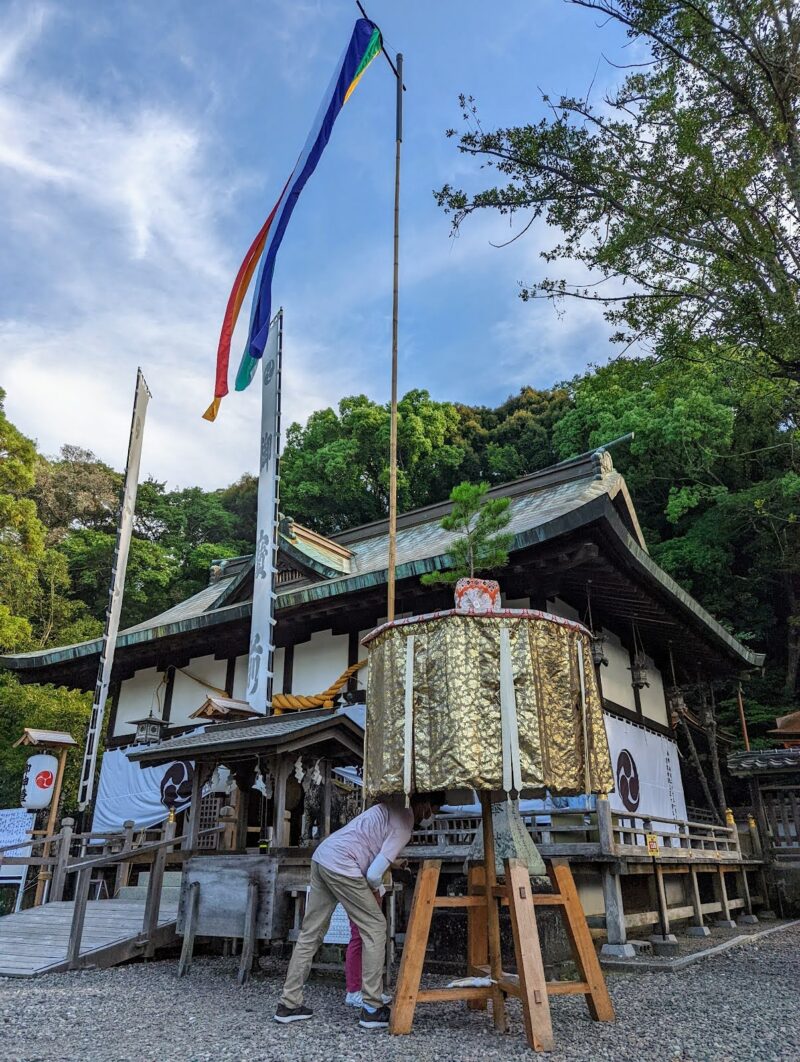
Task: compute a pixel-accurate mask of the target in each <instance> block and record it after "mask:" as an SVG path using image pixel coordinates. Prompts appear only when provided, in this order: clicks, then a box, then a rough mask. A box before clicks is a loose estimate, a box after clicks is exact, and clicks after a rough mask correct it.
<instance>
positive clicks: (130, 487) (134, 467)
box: [78, 369, 151, 812]
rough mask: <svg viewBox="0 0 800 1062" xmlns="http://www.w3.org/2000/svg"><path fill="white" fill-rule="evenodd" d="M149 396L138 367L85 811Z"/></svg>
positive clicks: (82, 796) (89, 740)
mask: <svg viewBox="0 0 800 1062" xmlns="http://www.w3.org/2000/svg"><path fill="white" fill-rule="evenodd" d="M150 398H151V395H150V390H149V388H148V386H147V383H146V381H145V378H144V375H143V374H142V370H141V369H138V370H137V372H136V390H135V392H134V399H133V414H132V416H131V433H130V438H129V440H128V458H127V461H126V463H125V482H124V485H123V489H122V497H121V499H120V507H119V517H118V519H117V540H116V544H115V546H114V558H113V560H112V562H111V578H110V580H109V587H108V607H107V609H106V623H105V629H104V631H103V641H102V644H101V649H100V662H99V664H98V668H97V681H96V683H95V689H94V699H93V702H92V711H91V715H90V716H89V725H88V728H87V731H86V746H85V748H84V752H83V766H82V767H81V779H80V786H79V789H78V810H79V811H80V812H85V811H86V809H87V807H89V806H90V805H91V802H92V797H93V795H94V782H95V771H96V768H97V754H98V751H99V748H100V743H101V741H102V738H103V723H104V720H105V710H106V699H107V697H108V689H109V686H110V684H111V672H112V669H113V666H114V649H115V648H116V644H117V632H118V630H119V619H120V613H121V611H122V595H123V593H124V591H125V572H126V570H127V567H128V551H129V549H130V544H131V536H132V534H133V514H134V510H135V508H136V492H137V488H138V485H139V466H140V463H141V459H142V436H143V434H144V421H145V415H146V413H147V404H148V402H149V401H150Z"/></svg>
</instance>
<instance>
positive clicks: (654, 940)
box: [648, 933, 678, 947]
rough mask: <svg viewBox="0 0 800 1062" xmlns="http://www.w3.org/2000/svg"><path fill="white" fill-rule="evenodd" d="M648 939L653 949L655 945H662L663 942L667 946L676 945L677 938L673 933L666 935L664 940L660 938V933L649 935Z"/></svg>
mask: <svg viewBox="0 0 800 1062" xmlns="http://www.w3.org/2000/svg"><path fill="white" fill-rule="evenodd" d="M648 939H649V940H650V943H651V944H652V945H653V947H655V946H656V944H663V943H664V941H665V940H666V942H667V944H677V943H678V938H677V937H676V936H675V934H674V933H667V935H666V938H665V937H662V936H661V934H660V933H651V934H650V937H649V938H648Z"/></svg>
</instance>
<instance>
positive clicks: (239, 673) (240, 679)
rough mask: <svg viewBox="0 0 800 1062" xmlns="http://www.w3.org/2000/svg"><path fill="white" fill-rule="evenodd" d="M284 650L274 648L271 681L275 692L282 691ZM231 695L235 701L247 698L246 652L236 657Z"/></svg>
mask: <svg viewBox="0 0 800 1062" xmlns="http://www.w3.org/2000/svg"><path fill="white" fill-rule="evenodd" d="M284 656H285V653H284V650H283V649H276V650H275V656H274V658H273V661H272V671H273V675H274V678H273V682H272V689H273V691H274V692H275V693H282V692H283V661H284ZM231 696H232V697H233V698H234V700H237V701H246V700H247V654H246V653H245V655H244V656H237V657H236V670H235V671H234V673H233V693H232V694H231Z"/></svg>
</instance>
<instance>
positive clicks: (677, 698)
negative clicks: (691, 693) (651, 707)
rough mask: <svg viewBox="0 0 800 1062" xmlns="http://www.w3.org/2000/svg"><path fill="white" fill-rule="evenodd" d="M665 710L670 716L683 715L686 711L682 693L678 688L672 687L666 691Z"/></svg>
mask: <svg viewBox="0 0 800 1062" xmlns="http://www.w3.org/2000/svg"><path fill="white" fill-rule="evenodd" d="M667 709H668V711H669V714H670V716H674V715H675V716H677V715H683V713H684V712H685V711H686V700H685V698H684V696H683V691H682V690H681V689H680V688H679V687H678V686H672V687H670V689H668V690H667Z"/></svg>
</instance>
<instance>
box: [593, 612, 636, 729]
mask: <svg viewBox="0 0 800 1062" xmlns="http://www.w3.org/2000/svg"><path fill="white" fill-rule="evenodd" d="M603 633H604V634H605V636H606V641H605V654H606V657H607V658H608V667H601V668H600V681H601V682H602V684H603V697H604V698H605V699H606V700H607V701H613V702H614V704H619V705H621V706H622V707H623V708H630V710H631V711H632V712H635V711H636V700H635V698H634V696H633V687H632V686H631V673H630V671H629V670H628V668H629V667H630V666H631V658H630V654H629V653H628V650H627V648H626V647H625V646H623V644H622V642H621V641H620V639H619V638H618V637H617V636H616V634H613V633H612V632H611V631H609V630H606V629H605V628H603Z"/></svg>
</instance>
